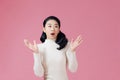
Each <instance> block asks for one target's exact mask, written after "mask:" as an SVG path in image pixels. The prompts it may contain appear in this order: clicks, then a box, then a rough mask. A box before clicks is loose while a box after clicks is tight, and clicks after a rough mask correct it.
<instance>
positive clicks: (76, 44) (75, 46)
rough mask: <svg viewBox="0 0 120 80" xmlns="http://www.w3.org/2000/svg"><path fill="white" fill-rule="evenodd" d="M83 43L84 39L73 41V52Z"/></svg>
mask: <svg viewBox="0 0 120 80" xmlns="http://www.w3.org/2000/svg"><path fill="white" fill-rule="evenodd" d="M82 42H83V40H82V37H81V36H78V37H77V38H76V39H75V40H73V39H72V40H71V43H70V49H71V51H75V50H76V48H77V47H78V46H79V45H80V44H81V43H82Z"/></svg>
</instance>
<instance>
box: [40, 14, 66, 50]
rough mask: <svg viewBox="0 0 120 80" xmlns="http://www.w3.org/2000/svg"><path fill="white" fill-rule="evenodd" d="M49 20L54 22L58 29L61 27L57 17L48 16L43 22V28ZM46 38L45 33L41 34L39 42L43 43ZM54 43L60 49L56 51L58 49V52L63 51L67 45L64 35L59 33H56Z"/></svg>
mask: <svg viewBox="0 0 120 80" xmlns="http://www.w3.org/2000/svg"><path fill="white" fill-rule="evenodd" d="M49 20H55V21H56V22H57V23H58V25H59V28H60V26H61V25H60V20H59V19H58V18H57V17H55V16H49V17H47V18H46V19H45V20H44V21H43V27H45V25H46V23H47V21H49ZM46 38H47V36H46V33H45V32H42V35H41V37H40V40H41V42H45V39H46ZM55 42H56V43H57V44H58V45H59V46H60V47H59V48H57V49H58V50H61V49H63V48H64V47H65V46H66V45H67V42H68V39H67V38H66V36H65V34H64V33H63V32H61V31H60V32H59V33H58V35H57V39H56V41H55Z"/></svg>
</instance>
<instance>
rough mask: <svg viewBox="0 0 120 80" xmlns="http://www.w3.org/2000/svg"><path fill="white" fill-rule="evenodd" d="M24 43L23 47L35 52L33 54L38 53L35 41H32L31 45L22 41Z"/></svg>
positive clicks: (25, 40)
mask: <svg viewBox="0 0 120 80" xmlns="http://www.w3.org/2000/svg"><path fill="white" fill-rule="evenodd" d="M24 43H25V45H26V46H27V47H28V48H29V49H30V50H32V51H33V52H35V53H38V52H39V51H38V47H37V44H36V41H35V40H34V41H33V44H31V43H30V42H29V41H28V40H27V39H24Z"/></svg>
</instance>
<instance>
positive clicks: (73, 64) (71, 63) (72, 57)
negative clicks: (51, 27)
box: [66, 46, 78, 72]
mask: <svg viewBox="0 0 120 80" xmlns="http://www.w3.org/2000/svg"><path fill="white" fill-rule="evenodd" d="M66 57H67V67H68V69H69V70H70V71H71V72H76V70H77V68H78V63H77V59H76V52H72V51H71V50H70V48H69V46H68V49H67V51H66Z"/></svg>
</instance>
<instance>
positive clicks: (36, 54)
mask: <svg viewBox="0 0 120 80" xmlns="http://www.w3.org/2000/svg"><path fill="white" fill-rule="evenodd" d="M24 43H25V45H26V47H28V48H29V49H30V50H32V52H33V58H34V66H33V70H34V74H35V75H36V76H38V77H41V76H43V74H44V69H43V65H42V61H43V55H42V51H43V47H42V45H41V44H39V45H37V44H36V41H33V44H32V43H30V42H29V41H28V40H26V39H25V40H24ZM39 49H40V50H39Z"/></svg>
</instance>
